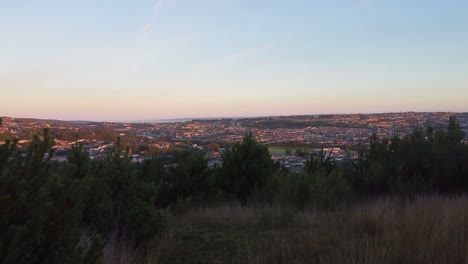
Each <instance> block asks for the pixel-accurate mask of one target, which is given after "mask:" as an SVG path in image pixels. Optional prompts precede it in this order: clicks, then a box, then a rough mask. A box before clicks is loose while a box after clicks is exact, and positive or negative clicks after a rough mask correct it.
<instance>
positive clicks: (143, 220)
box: [0, 117, 468, 264]
mask: <svg viewBox="0 0 468 264" xmlns="http://www.w3.org/2000/svg"><path fill="white" fill-rule="evenodd" d="M17 142H18V140H17V139H13V140H7V141H6V142H5V143H4V144H1V145H0V208H2V215H1V216H0V262H1V263H15V264H16V263H101V262H104V263H119V262H120V263H132V261H133V262H134V263H144V262H148V263H177V262H179V263H184V262H189V263H190V262H192V263H212V262H220V263H225V262H228V263H245V262H247V263H271V262H278V263H279V262H292V263H301V262H302V263H307V262H310V261H313V262H319V263H320V262H322V263H323V262H330V263H333V262H338V261H339V262H341V261H340V260H348V259H349V261H346V262H359V263H361V262H364V263H366V262H389V263H402V261H403V262H404V261H408V263H425V262H427V260H433V261H436V262H440V263H444V262H448V260H452V262H451V263H453V262H464V261H465V251H466V249H467V248H466V239H467V237H468V234H467V231H466V230H467V228H466V226H465V225H466V224H465V223H468V222H467V221H466V220H467V219H466V215H467V213H466V212H465V208H463V205H464V203H465V201H466V200H467V198H465V197H464V196H463V195H464V194H465V193H466V192H467V191H468V177H467V176H468V145H467V144H466V143H465V142H464V134H463V132H462V131H461V129H460V126H459V125H458V124H457V122H456V119H455V117H451V118H450V121H449V126H448V128H447V129H446V130H437V131H434V130H433V129H432V128H431V127H425V128H424V127H418V128H415V129H414V131H413V132H412V133H411V134H409V135H406V136H404V137H402V136H399V135H398V134H397V135H395V136H394V137H393V138H391V139H379V138H378V137H377V136H376V135H373V136H372V137H371V138H370V139H369V142H363V144H362V145H360V146H359V155H358V156H357V157H355V158H352V159H349V160H346V161H343V162H341V163H335V162H334V161H333V160H332V159H331V156H330V155H325V153H323V152H322V153H320V154H319V155H318V156H310V157H309V158H308V160H307V162H306V163H305V168H304V171H303V172H302V173H298V174H288V173H287V171H286V170H285V169H284V168H283V167H281V165H280V164H278V163H274V162H273V161H272V159H271V156H270V154H269V152H268V148H267V146H264V145H262V144H259V143H258V142H256V140H255V138H254V135H253V134H252V133H251V132H248V133H246V135H245V137H244V138H243V140H242V142H237V143H235V144H232V145H231V146H229V147H227V148H226V150H225V151H224V152H223V153H222V161H223V162H222V166H220V167H215V168H213V169H211V168H209V167H208V165H207V161H206V159H205V158H204V153H203V152H201V151H176V152H173V153H169V154H166V155H156V156H154V157H153V158H151V159H149V160H147V161H145V162H143V163H141V164H140V163H136V164H135V163H133V162H132V158H131V155H130V149H129V147H128V146H127V147H125V146H123V145H122V144H121V142H120V140H119V139H118V140H117V144H116V145H115V147H114V148H113V149H112V150H109V152H108V153H107V156H106V157H105V158H102V159H96V160H92V159H90V157H89V155H88V154H87V152H86V151H85V150H84V149H83V147H82V146H81V145H79V144H76V145H75V146H74V147H73V148H72V149H71V150H70V152H69V153H68V156H67V162H63V163H60V164H54V163H52V162H51V158H52V156H53V155H54V148H53V146H54V139H53V137H52V136H51V135H50V134H49V132H48V130H46V129H45V130H44V131H43V133H42V134H37V135H34V137H33V139H32V141H31V143H30V145H29V146H28V147H27V148H26V149H25V150H21V149H18V148H17V147H16V144H17ZM428 193H440V194H441V195H443V196H420V195H421V194H428ZM381 197H391V198H388V199H382V198H381ZM450 197H455V198H450ZM376 199H377V202H369V201H373V200H376ZM365 201H367V202H365ZM226 205H230V206H226ZM200 208H211V209H200Z"/></svg>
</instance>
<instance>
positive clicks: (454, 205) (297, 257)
mask: <svg viewBox="0 0 468 264" xmlns="http://www.w3.org/2000/svg"><path fill="white" fill-rule="evenodd" d="M467 205H468V197H455V198H447V197H440V196H421V197H417V198H415V199H413V200H401V199H379V200H376V201H371V202H364V203H360V204H358V205H355V206H352V207H350V208H342V209H339V210H334V211H330V212H317V211H312V210H311V211H297V210H293V209H285V208H271V207H246V208H241V207H232V206H227V207H217V208H206V209H200V208H198V209H197V208H195V209H191V210H189V211H188V212H186V213H183V214H181V215H176V216H174V221H173V223H172V224H171V227H170V228H169V229H168V230H167V231H166V232H165V233H164V234H162V235H161V236H160V237H158V238H155V241H154V243H153V244H151V245H146V246H147V248H148V251H147V252H149V253H148V254H147V255H146V256H145V257H138V255H139V253H137V252H136V251H134V250H132V248H131V247H129V246H127V245H125V244H119V243H110V244H109V245H108V246H107V247H106V251H105V252H106V255H105V257H104V263H106V264H107V263H122V264H130V263H468V255H467V254H468V206H467ZM140 253H141V252H140Z"/></svg>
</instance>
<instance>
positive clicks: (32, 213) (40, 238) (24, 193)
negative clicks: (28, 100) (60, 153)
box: [0, 130, 85, 263]
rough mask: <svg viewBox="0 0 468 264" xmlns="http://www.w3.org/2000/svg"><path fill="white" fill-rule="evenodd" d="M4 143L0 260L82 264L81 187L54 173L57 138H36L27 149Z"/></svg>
mask: <svg viewBox="0 0 468 264" xmlns="http://www.w3.org/2000/svg"><path fill="white" fill-rule="evenodd" d="M15 142H16V141H13V142H7V143H6V144H4V145H2V146H1V147H0V164H1V167H0V169H1V170H0V208H2V214H1V216H0V262H1V263H81V261H83V259H84V257H85V256H84V254H82V252H81V250H80V248H79V247H78V239H79V227H80V219H81V210H80V206H81V190H82V186H81V185H80V184H76V182H73V181H72V180H71V179H68V178H66V177H63V176H62V175H52V174H51V173H50V171H49V161H50V159H51V158H52V155H53V149H52V146H53V145H54V141H53V139H52V138H51V137H50V136H49V134H48V131H47V130H44V133H43V135H42V136H39V135H36V136H34V138H33V140H32V142H31V143H30V145H29V146H28V148H27V150H26V152H25V153H19V152H18V151H17V150H16V149H15Z"/></svg>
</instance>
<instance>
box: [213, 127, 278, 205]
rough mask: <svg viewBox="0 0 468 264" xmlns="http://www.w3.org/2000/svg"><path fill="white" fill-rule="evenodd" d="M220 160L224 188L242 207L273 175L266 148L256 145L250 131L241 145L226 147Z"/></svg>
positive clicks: (271, 162)
mask: <svg viewBox="0 0 468 264" xmlns="http://www.w3.org/2000/svg"><path fill="white" fill-rule="evenodd" d="M222 160H223V166H222V167H221V176H222V177H223V179H224V188H225V189H226V190H227V191H228V192H231V193H232V194H234V195H235V196H236V197H237V198H238V199H239V201H240V203H241V204H242V205H246V204H247V199H248V198H249V196H250V195H251V194H252V193H253V192H254V191H258V190H260V189H262V188H263V187H264V186H265V184H266V183H267V181H268V179H269V178H271V177H272V175H273V170H274V163H273V160H272V159H271V155H270V153H269V152H268V147H266V146H264V145H261V144H259V143H257V141H256V140H255V138H254V136H253V134H252V132H251V131H249V132H247V134H246V135H245V136H244V138H243V140H242V142H241V143H235V144H234V145H232V146H231V147H228V148H227V149H226V150H225V151H224V152H223V154H222Z"/></svg>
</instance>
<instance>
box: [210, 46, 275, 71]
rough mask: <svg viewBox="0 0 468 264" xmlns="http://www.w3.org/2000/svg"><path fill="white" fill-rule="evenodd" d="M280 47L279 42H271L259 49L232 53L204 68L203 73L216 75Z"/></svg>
mask: <svg viewBox="0 0 468 264" xmlns="http://www.w3.org/2000/svg"><path fill="white" fill-rule="evenodd" d="M277 46H279V42H278V41H274V42H269V43H266V44H263V45H261V46H258V47H254V48H251V49H248V50H243V51H239V52H235V53H232V54H230V55H228V56H226V57H224V58H222V59H221V60H219V61H217V62H215V63H213V64H211V65H209V66H208V67H205V68H203V70H202V71H201V72H202V73H214V72H216V71H219V70H221V69H223V68H226V67H229V66H231V65H234V64H236V63H239V62H241V61H243V60H247V59H249V58H251V57H254V56H257V55H258V54H261V53H264V52H267V51H270V50H271V49H274V48H275V47H277Z"/></svg>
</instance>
